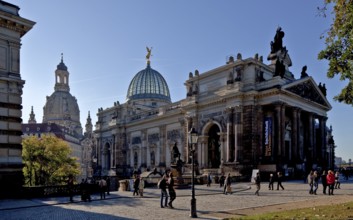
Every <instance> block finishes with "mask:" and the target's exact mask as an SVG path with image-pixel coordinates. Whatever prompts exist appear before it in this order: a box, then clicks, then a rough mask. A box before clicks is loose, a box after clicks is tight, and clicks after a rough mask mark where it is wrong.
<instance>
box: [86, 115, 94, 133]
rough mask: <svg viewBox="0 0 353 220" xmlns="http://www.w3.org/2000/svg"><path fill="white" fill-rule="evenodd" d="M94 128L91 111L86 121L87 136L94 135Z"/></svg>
mask: <svg viewBox="0 0 353 220" xmlns="http://www.w3.org/2000/svg"><path fill="white" fill-rule="evenodd" d="M92 128H93V126H92V119H91V116H90V111H88V117H87V121H86V132H85V133H86V134H89V133H92V131H93V129H92Z"/></svg>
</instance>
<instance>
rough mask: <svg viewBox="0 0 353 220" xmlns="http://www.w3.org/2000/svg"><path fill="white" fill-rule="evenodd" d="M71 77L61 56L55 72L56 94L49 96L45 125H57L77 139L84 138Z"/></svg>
mask: <svg viewBox="0 0 353 220" xmlns="http://www.w3.org/2000/svg"><path fill="white" fill-rule="evenodd" d="M69 75H70V74H69V72H68V70H67V67H66V65H65V64H64V61H63V54H61V62H60V63H59V64H58V65H57V69H56V70H55V87H54V93H53V94H52V95H51V96H47V101H46V104H45V106H44V108H43V123H56V124H58V125H61V126H63V127H65V128H67V129H68V131H69V133H71V134H72V135H74V136H75V137H82V126H81V122H80V109H79V107H78V104H77V99H76V98H75V97H74V96H72V95H71V93H70V86H69Z"/></svg>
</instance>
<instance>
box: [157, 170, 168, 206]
mask: <svg viewBox="0 0 353 220" xmlns="http://www.w3.org/2000/svg"><path fill="white" fill-rule="evenodd" d="M166 179H167V175H166V174H164V175H163V177H162V179H160V180H159V182H158V187H159V188H160V189H161V208H164V207H168V193H167V180H166Z"/></svg>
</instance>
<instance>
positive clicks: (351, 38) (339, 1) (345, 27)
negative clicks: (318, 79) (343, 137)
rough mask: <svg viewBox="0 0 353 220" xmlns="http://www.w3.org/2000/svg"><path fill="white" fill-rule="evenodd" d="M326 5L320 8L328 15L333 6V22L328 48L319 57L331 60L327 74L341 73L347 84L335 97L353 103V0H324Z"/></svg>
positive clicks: (328, 36) (326, 41)
mask: <svg viewBox="0 0 353 220" xmlns="http://www.w3.org/2000/svg"><path fill="white" fill-rule="evenodd" d="M324 1H325V6H324V7H323V8H321V9H320V8H319V10H320V12H322V13H323V15H324V16H325V15H326V11H327V10H328V8H329V7H328V6H333V9H332V12H331V13H332V14H333V23H332V24H331V26H330V29H329V30H328V31H327V36H326V38H325V43H326V48H325V49H324V50H322V51H320V53H319V56H318V58H319V59H320V60H322V59H326V60H328V61H329V69H328V72H327V76H328V77H329V78H333V77H334V76H335V75H340V80H342V81H347V83H348V84H347V86H346V87H344V88H343V89H342V90H341V93H340V94H338V95H336V96H335V97H334V99H335V100H336V101H339V102H344V103H346V104H349V105H353V0H324Z"/></svg>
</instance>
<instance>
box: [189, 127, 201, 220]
mask: <svg viewBox="0 0 353 220" xmlns="http://www.w3.org/2000/svg"><path fill="white" fill-rule="evenodd" d="M188 136H189V138H188V139H189V140H188V141H189V146H190V151H191V156H192V161H191V163H192V171H191V173H192V179H191V210H190V217H191V218H197V213H196V199H195V182H194V179H195V168H194V167H195V158H194V157H195V145H196V144H197V140H198V138H199V136H198V134H197V131H196V130H195V128H194V127H192V128H191V129H190V131H189V134H188Z"/></svg>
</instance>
